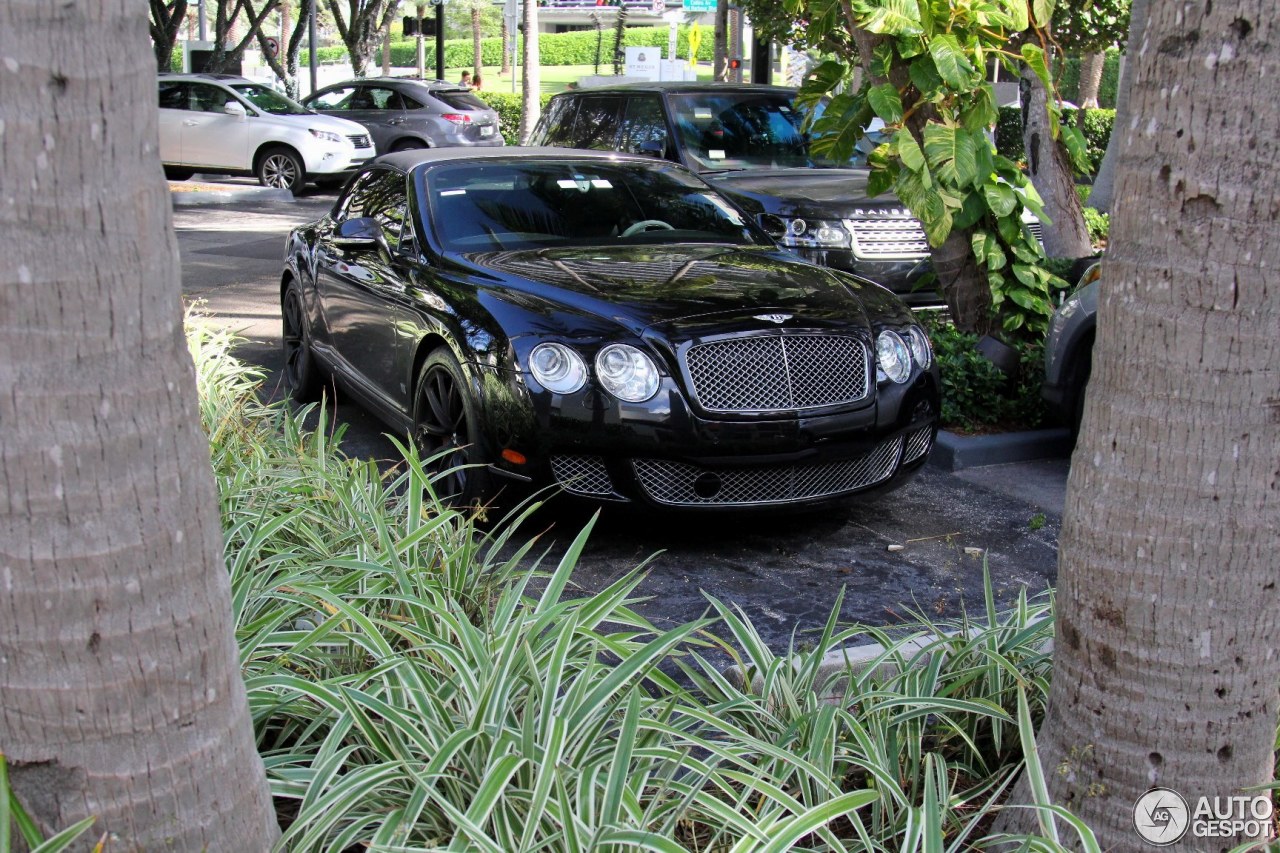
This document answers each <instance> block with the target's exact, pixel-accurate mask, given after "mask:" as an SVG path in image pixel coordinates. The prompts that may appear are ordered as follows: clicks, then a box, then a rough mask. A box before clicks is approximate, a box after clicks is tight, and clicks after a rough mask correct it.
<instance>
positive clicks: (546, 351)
mask: <svg viewBox="0 0 1280 853" xmlns="http://www.w3.org/2000/svg"><path fill="white" fill-rule="evenodd" d="M529 370H530V371H532V373H533V378H534V379H537V380H538V384H540V385H541V386H542V387H543V388H546V389H547V390H548V391H553V392H555V393H556V394H572V393H573V392H574V391H577V390H579V389H581V388H582V386H583V385H585V384H586V382H587V365H586V362H584V361H583V360H582V356H580V355H578V354H577V353H576V352H574V351H573V350H571V349H569V347H567V346H565V345H564V344H538V345H537V346H536V347H534V348H533V352H532V353H530V355H529Z"/></svg>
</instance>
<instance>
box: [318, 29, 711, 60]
mask: <svg viewBox="0 0 1280 853" xmlns="http://www.w3.org/2000/svg"><path fill="white" fill-rule="evenodd" d="M668 38H669V31H668V30H667V28H666V27H628V28H627V29H626V32H625V33H624V36H623V42H622V43H623V45H624V46H626V47H661V48H663V50H664V52H665V49H666V47H667V41H668ZM711 42H712V39H710V38H704V39H703V40H702V43H701V44H700V45H699V46H698V58H699V59H701V60H704V61H710V60H711V59H712V56H713V53H712V51H713V46H712V44H711ZM676 45H677V47H676V53H677V54H678V55H679V56H680V57H682V58H685V59H687V58H688V54H689V28H688V27H683V26H682V27H680V29H679V32H678V34H677V37H676ZM424 47H425V53H426V67H427V68H435V66H436V42H435V39H433V38H432V39H427V40H426V44H425V45H424ZM520 49H521V39H520V38H519V37H517V41H516V53H517V56H518V55H519V52H520ZM480 54H481V57H482V58H483V64H484V65H488V66H492V65H501V64H502V39H500V38H486V39H481V41H480ZM307 56H308V54H307V51H306V50H305V49H304V50H303V51H302V58H301V59H300V60H299V63H300V64H301V65H307V64H308V61H309V60H308V59H307ZM316 56H317V58H318V59H319V60H320V62H322V63H340V62H348V61H349V59H348V56H347V48H346V46H345V45H335V46H332V47H322V48H320V49H319V50H318V51H317V52H316ZM381 57H382V54H381V53H380V52H379V53H376V56H375V57H374V59H375V60H376V61H381ZM474 58H475V57H474V46H473V45H472V43H471V39H469V38H465V39H448V40H446V41H445V43H444V64H445V67H447V68H470V67H471V65H472V62H473V61H474ZM595 58H596V33H595V30H579V31H576V32H569V33H547V34H543V35H539V36H538V59H539V62H540V63H541V64H542V65H544V66H552V65H592V64H594V63H595ZM667 58H668V59H670V58H671V57H667ZM417 62H418V42H417V39H406V40H403V41H393V42H392V43H391V64H392V65H395V66H398V67H408V66H414V65H416V64H417ZM612 64H613V39H612V29H611V28H609V27H606V28H605V30H604V40H603V42H602V48H601V51H600V67H601V70H602V71H603V70H605V69H606V67H607V66H611V65H612Z"/></svg>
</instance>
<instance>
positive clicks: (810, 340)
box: [685, 334, 870, 412]
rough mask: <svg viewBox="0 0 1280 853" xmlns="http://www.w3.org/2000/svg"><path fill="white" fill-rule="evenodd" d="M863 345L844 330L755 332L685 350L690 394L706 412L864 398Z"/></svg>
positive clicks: (766, 409)
mask: <svg viewBox="0 0 1280 853" xmlns="http://www.w3.org/2000/svg"><path fill="white" fill-rule="evenodd" d="M868 364H869V362H868V358H867V348H866V346H864V345H863V343H862V342H861V341H859V340H858V339H857V338H852V337H848V336H846V335H817V334H813V335H756V336H752V337H746V338H729V339H727V340H722V341H713V342H711V343H706V344H699V345H697V346H695V347H692V348H690V350H689V351H688V353H686V354H685V366H686V367H687V368H688V369H689V378H690V379H691V380H692V382H693V396H694V398H695V399H696V400H697V401H698V403H699V404H700V405H701V406H702V408H704V409H706V410H707V411H710V412H785V411H795V410H798V409H816V408H820V407H822V406H835V405H840V404H843V403H852V402H856V401H858V400H861V399H863V398H864V397H866V396H867V394H868V389H869V386H870V379H869V377H870V370H869V367H868Z"/></svg>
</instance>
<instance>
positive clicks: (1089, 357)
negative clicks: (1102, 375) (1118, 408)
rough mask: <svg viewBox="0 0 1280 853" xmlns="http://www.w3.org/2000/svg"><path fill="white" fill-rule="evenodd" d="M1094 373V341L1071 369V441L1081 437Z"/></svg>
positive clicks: (1073, 442)
mask: <svg viewBox="0 0 1280 853" xmlns="http://www.w3.org/2000/svg"><path fill="white" fill-rule="evenodd" d="M1092 373H1093V342H1092V341H1090V342H1089V346H1088V347H1086V348H1085V349H1084V351H1083V352H1081V353H1080V359H1079V363H1078V364H1077V365H1076V366H1075V369H1073V370H1072V371H1071V413H1070V416H1071V423H1070V424H1068V426H1070V428H1071V443H1072V444H1073V445H1074V444H1075V443H1076V442H1077V441H1079V439H1080V421H1081V420H1083V419H1084V395H1085V391H1086V390H1087V389H1088V387H1089V377H1090V375H1092Z"/></svg>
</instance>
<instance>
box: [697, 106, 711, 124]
mask: <svg viewBox="0 0 1280 853" xmlns="http://www.w3.org/2000/svg"><path fill="white" fill-rule="evenodd" d="M693 117H694V118H696V119H702V120H703V121H710V120H711V110H710V109H709V108H707V107H694V108H693Z"/></svg>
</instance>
